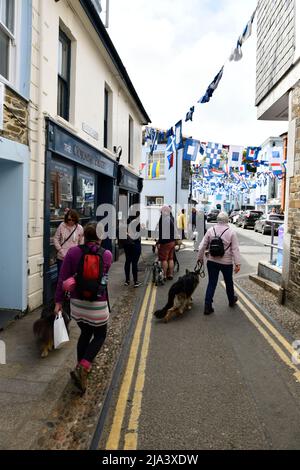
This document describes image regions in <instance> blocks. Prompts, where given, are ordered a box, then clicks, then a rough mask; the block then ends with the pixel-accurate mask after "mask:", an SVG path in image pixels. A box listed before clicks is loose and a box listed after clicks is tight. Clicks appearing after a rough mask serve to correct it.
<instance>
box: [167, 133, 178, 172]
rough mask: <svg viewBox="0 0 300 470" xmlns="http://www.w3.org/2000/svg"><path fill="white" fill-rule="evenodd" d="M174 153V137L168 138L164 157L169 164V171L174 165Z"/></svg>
mask: <svg viewBox="0 0 300 470" xmlns="http://www.w3.org/2000/svg"><path fill="white" fill-rule="evenodd" d="M175 152H176V148H175V137H174V136H170V137H169V139H168V143H167V146H166V157H167V159H168V162H169V170H170V169H171V168H172V167H173V165H174V155H175Z"/></svg>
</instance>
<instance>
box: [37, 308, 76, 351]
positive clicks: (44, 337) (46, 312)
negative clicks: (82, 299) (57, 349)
mask: <svg viewBox="0 0 300 470" xmlns="http://www.w3.org/2000/svg"><path fill="white" fill-rule="evenodd" d="M62 314H63V319H64V321H65V325H66V328H67V330H68V333H69V323H70V317H69V315H68V314H67V313H66V311H65V309H63V312H62ZM54 320H55V313H54V303H52V304H51V305H48V306H46V307H44V308H43V310H42V313H41V318H39V319H38V320H36V321H35V322H34V324H33V333H34V335H35V336H36V337H37V338H38V339H39V340H40V342H41V345H42V353H41V357H47V356H48V354H49V352H50V351H51V350H52V349H53V347H54V336H53V329H54Z"/></svg>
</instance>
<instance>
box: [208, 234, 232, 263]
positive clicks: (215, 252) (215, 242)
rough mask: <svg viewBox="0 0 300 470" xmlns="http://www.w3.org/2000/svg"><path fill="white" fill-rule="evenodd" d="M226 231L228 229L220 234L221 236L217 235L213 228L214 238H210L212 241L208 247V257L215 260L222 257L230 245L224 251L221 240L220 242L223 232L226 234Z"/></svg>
mask: <svg viewBox="0 0 300 470" xmlns="http://www.w3.org/2000/svg"><path fill="white" fill-rule="evenodd" d="M227 230H229V228H227V229H226V230H224V232H222V233H221V235H217V234H216V231H215V228H214V232H215V236H214V237H213V238H212V240H211V242H210V245H209V254H210V256H213V257H215V258H221V257H222V256H224V254H225V251H226V250H228V248H229V246H230V245H229V246H228V247H227V248H226V250H225V249H224V244H223V240H222V235H223V234H224V233H225V232H227Z"/></svg>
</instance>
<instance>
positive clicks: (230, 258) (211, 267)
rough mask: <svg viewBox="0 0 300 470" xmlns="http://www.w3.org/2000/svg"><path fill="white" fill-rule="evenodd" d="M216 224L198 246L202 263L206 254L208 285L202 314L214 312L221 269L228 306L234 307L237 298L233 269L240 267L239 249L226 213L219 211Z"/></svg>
mask: <svg viewBox="0 0 300 470" xmlns="http://www.w3.org/2000/svg"><path fill="white" fill-rule="evenodd" d="M217 222H218V223H217V224H216V225H215V226H214V227H212V228H210V229H209V230H208V231H207V232H206V234H205V237H204V238H203V240H202V242H201V244H200V246H199V254H198V260H199V261H200V262H201V263H203V260H204V255H206V256H207V271H208V286H207V290H206V295H205V308H204V315H210V314H211V313H213V312H214V309H213V306H212V304H213V298H214V294H215V290H216V287H217V284H218V278H219V272H220V271H221V272H222V274H223V277H224V281H225V284H226V293H227V297H228V302H229V306H230V307H234V305H235V304H236V302H237V300H238V298H237V297H236V295H235V294H234V285H233V270H234V272H235V273H238V272H239V271H240V269H241V261H240V250H239V245H238V239H237V236H236V233H235V232H234V231H233V230H232V229H231V228H230V227H229V225H228V214H227V213H226V212H220V214H219V215H218V218H217Z"/></svg>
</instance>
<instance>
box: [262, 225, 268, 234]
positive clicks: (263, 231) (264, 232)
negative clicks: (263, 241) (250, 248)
mask: <svg viewBox="0 0 300 470" xmlns="http://www.w3.org/2000/svg"><path fill="white" fill-rule="evenodd" d="M261 233H262V234H263V235H267V231H266V228H265V226H263V228H262V232H261Z"/></svg>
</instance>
